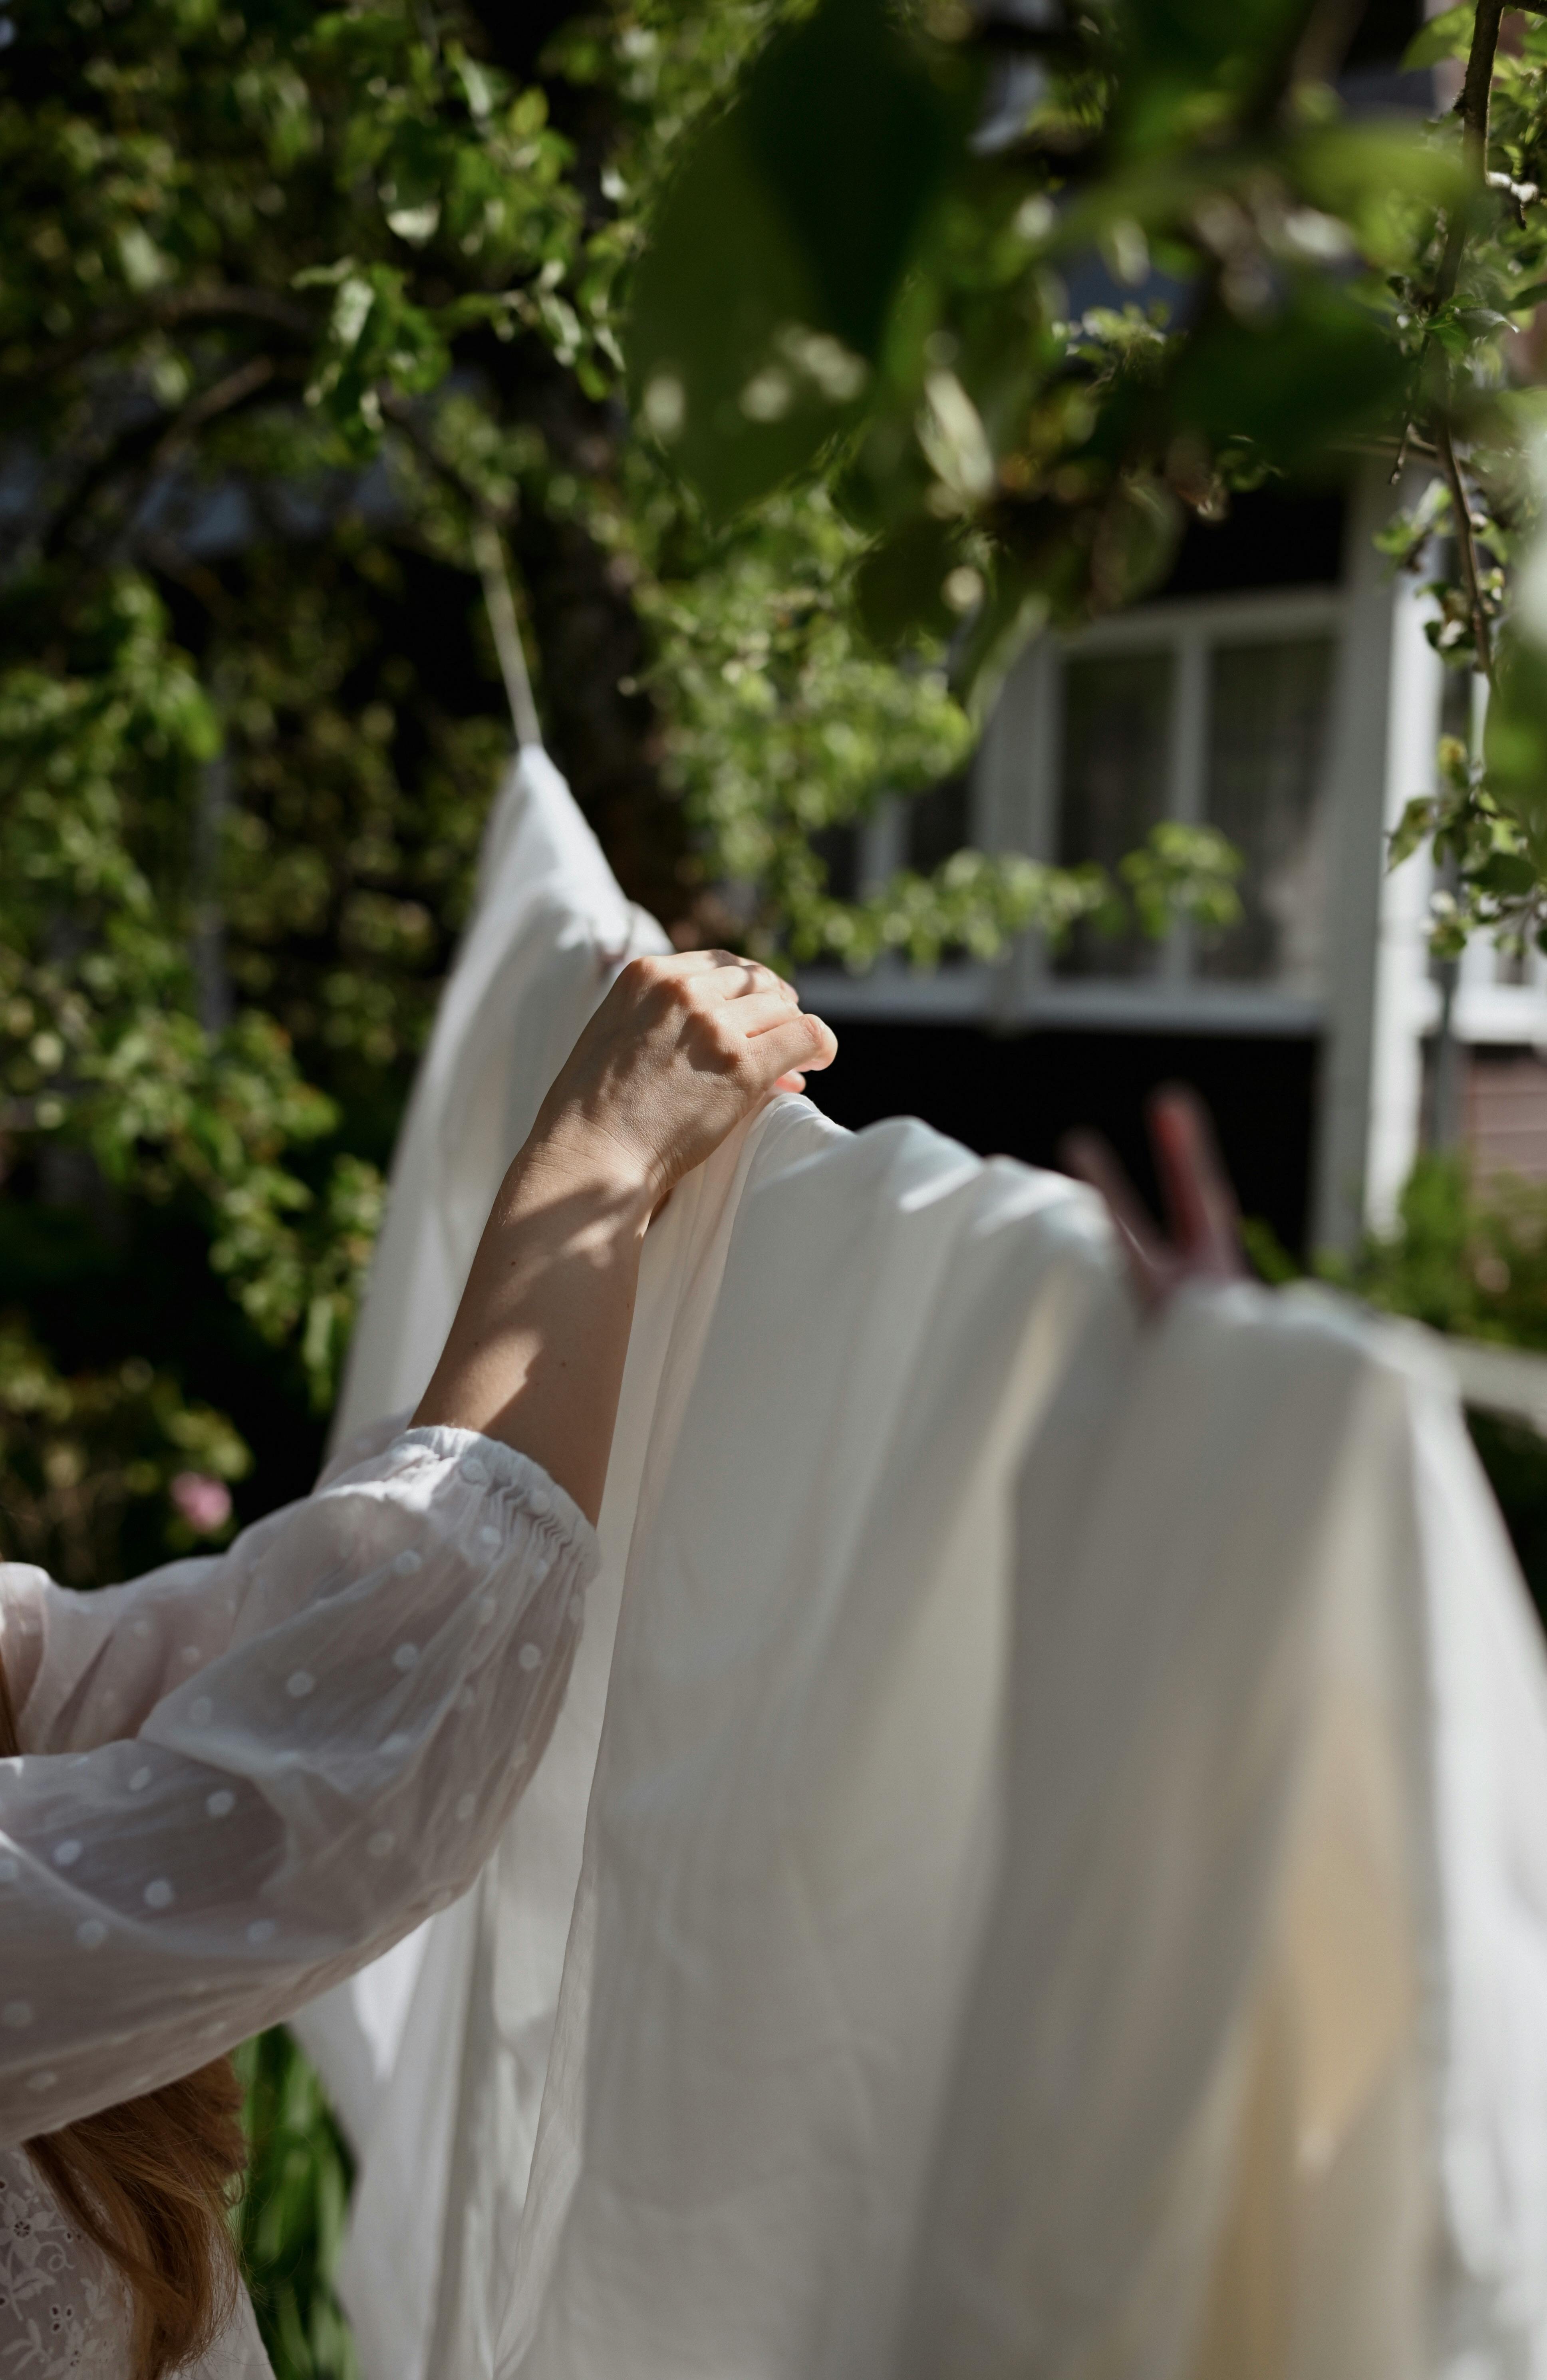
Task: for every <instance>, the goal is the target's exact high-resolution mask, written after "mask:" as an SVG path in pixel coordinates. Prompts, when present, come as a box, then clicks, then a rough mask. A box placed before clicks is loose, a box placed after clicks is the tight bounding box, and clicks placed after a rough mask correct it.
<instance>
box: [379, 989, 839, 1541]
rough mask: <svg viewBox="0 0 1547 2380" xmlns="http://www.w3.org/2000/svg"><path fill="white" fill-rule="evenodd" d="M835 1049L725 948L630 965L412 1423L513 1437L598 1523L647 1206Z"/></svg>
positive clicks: (545, 1121) (501, 1225)
mask: <svg viewBox="0 0 1547 2380" xmlns="http://www.w3.org/2000/svg"><path fill="white" fill-rule="evenodd" d="M837 1047H838V1044H837V1042H836V1041H835V1039H834V1038H833V1036H832V1034H831V1033H830V1032H829V1031H828V1027H827V1026H825V1025H824V1024H823V1023H822V1021H821V1019H820V1018H819V1017H815V1016H807V1015H804V1014H803V1013H802V1011H801V1009H800V1007H799V1004H798V1002H797V1000H796V995H795V993H794V991H793V990H792V987H791V986H790V985H789V984H787V983H784V982H782V981H781V980H780V977H778V976H776V975H773V974H772V973H770V971H769V970H768V969H767V967H761V966H758V965H755V964H754V963H753V962H751V961H748V960H744V959H737V958H733V957H731V954H730V953H728V952H725V951H695V952H693V953H689V954H688V955H687V956H685V957H683V958H670V959H668V958H645V959H635V961H634V962H633V963H632V965H629V966H626V967H625V968H624V969H623V972H622V975H621V976H620V977H619V978H618V981H617V982H616V984H615V985H614V986H613V988H612V990H611V991H610V993H609V994H608V996H607V998H606V999H605V1000H604V1001H603V1002H602V1004H601V1006H600V1008H599V1009H598V1011H597V1014H596V1015H595V1016H594V1017H593V1018H592V1020H591V1022H590V1024H589V1025H588V1026H587V1027H586V1031H585V1032H584V1033H583V1034H582V1035H581V1038H580V1040H579V1041H578V1043H577V1044H576V1046H575V1049H574V1052H573V1053H572V1055H571V1057H570V1059H569V1061H568V1062H567V1064H566V1065H565V1066H564V1068H563V1070H562V1073H561V1075H559V1078H558V1080H557V1082H556V1083H555V1084H554V1085H553V1087H552V1089H551V1090H550V1092H549V1095H548V1097H547V1099H545V1100H544V1101H543V1105H542V1110H541V1112H540V1113H539V1115H538V1121H537V1123H536V1125H535V1127H534V1129H533V1131H532V1134H531V1136H530V1138H529V1139H528V1140H527V1142H526V1147H524V1148H523V1149H522V1150H521V1152H520V1154H519V1155H518V1156H517V1158H516V1160H515V1161H514V1164H513V1165H512V1167H511V1169H510V1172H509V1173H508V1174H507V1175H506V1176H505V1180H504V1183H503V1184H502V1188H501V1191H500V1195H499V1196H498V1198H497V1199H496V1200H495V1202H494V1211H493V1213H492V1214H491V1215H490V1217H489V1225H488V1228H487V1230H486V1231H485V1233H484V1235H483V1239H482V1241H481V1243H480V1245H479V1247H478V1252H477V1256H476V1257H475V1258H474V1260H473V1269H472V1272H471V1275H470V1276H469V1279H468V1282H467V1287H466V1290H465V1293H464V1295H463V1300H462V1304H461V1306H460V1308H459V1310H458V1313H457V1316H456V1319H455V1321H454V1322H453V1325H452V1330H451V1335H450V1337H449V1339H448V1340H447V1342H446V1348H445V1353H444V1354H442V1356H441V1361H440V1363H439V1365H438V1366H436V1370H435V1375H434V1378H432V1379H431V1381H430V1383H429V1388H428V1389H427V1390H426V1391H425V1394H424V1397H423V1399H422V1401H421V1403H420V1405H419V1408H418V1411H417V1414H416V1415H415V1416H414V1418H415V1420H416V1421H417V1422H448V1423H453V1424H455V1425H457V1426H458V1427H462V1428H465V1429H477V1430H482V1431H483V1432H484V1433H485V1434H486V1435H488V1436H489V1437H491V1438H499V1439H504V1441H505V1442H506V1444H507V1445H510V1446H514V1447H516V1448H519V1450H520V1451H522V1452H523V1453H524V1454H528V1455H530V1456H531V1458H532V1459H533V1461H534V1462H536V1463H541V1465H542V1467H543V1469H544V1470H545V1471H547V1472H548V1473H549V1474H550V1476H551V1477H552V1478H554V1479H557V1480H558V1481H559V1483H560V1485H561V1486H562V1487H563V1488H567V1489H568V1490H569V1493H570V1494H571V1495H572V1496H573V1497H574V1500H575V1502H576V1503H577V1504H578V1505H579V1506H580V1508H581V1510H582V1512H585V1513H586V1514H587V1516H588V1517H589V1518H590V1519H591V1520H592V1521H593V1522H594V1521H595V1520H596V1517H597V1514H598V1512H599V1510H600V1508H601V1491H602V1488H603V1485H604V1484H605V1481H606V1478H607V1460H608V1455H609V1453H610V1449H611V1443H612V1426H613V1422H614V1420H615V1419H616V1416H617V1410H618V1392H619V1390H620V1388H621V1386H622V1377H623V1358H624V1356H625V1354H627V1352H628V1337H629V1325H630V1322H631V1320H632V1318H633V1315H634V1301H635V1289H636V1286H637V1282H638V1276H639V1249H640V1245H641V1243H642V1241H643V1239H644V1236H645V1232H646V1229H647V1225H648V1223H649V1220H650V1217H651V1214H652V1213H653V1212H654V1210H655V1209H656V1208H657V1207H658V1206H659V1204H660V1203H661V1201H662V1200H663V1199H664V1198H666V1197H667V1196H670V1194H671V1189H672V1187H673V1186H674V1184H676V1183H678V1182H680V1181H681V1180H682V1178H683V1175H684V1174H685V1173H688V1172H691V1171H692V1169H693V1168H694V1167H695V1165H697V1164H700V1163H701V1162H702V1160H704V1159H705V1158H706V1157H707V1156H708V1155H709V1153H710V1151H711V1150H712V1149H714V1148H716V1147H719V1143H720V1142H721V1141H722V1140H723V1139H724V1138H725V1136H726V1135H727V1134H728V1133H729V1132H731V1130H732V1129H733V1128H734V1126H735V1125H736V1124H738V1123H741V1122H742V1120H743V1117H745V1116H748V1115H750V1114H751V1113H752V1112H753V1111H754V1110H755V1109H756V1108H759V1107H761V1106H762V1105H763V1104H764V1102H765V1101H766V1100H767V1099H768V1098H769V1097H770V1096H771V1095H772V1093H773V1092H774V1091H775V1090H776V1089H777V1088H779V1087H780V1086H781V1085H788V1086H789V1087H792V1088H796V1089H798V1088H800V1087H801V1086H802V1083H803V1081H804V1070H809V1069H813V1068H816V1067H819V1066H827V1065H829V1064H830V1063H831V1062H832V1059H833V1056H834V1054H835V1052H836V1050H837Z"/></svg>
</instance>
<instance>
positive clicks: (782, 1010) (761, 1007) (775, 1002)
mask: <svg viewBox="0 0 1547 2380" xmlns="http://www.w3.org/2000/svg"><path fill="white" fill-rule="evenodd" d="M801 1014H804V1012H803V1011H802V1010H800V1009H798V1008H793V1007H792V1005H791V1003H790V1002H789V1001H787V1000H784V999H782V998H781V997H780V994H779V993H778V992H774V991H749V992H744V993H743V995H742V996H741V997H740V999H737V1000H733V1001H728V1002H725V1003H724V1005H723V1006H720V1007H719V1008H717V1009H716V1010H715V1011H714V1012H713V1025H714V1029H715V1030H716V1031H717V1032H723V1033H730V1034H739V1035H740V1036H741V1037H742V1038H743V1040H747V1041H752V1040H755V1039H756V1038H757V1037H758V1036H759V1035H760V1034H763V1033H767V1032H770V1031H771V1030H772V1029H773V1027H774V1026H776V1025H788V1024H789V1023H790V1022H791V1020H792V1017H795V1016H799V1015H801Z"/></svg>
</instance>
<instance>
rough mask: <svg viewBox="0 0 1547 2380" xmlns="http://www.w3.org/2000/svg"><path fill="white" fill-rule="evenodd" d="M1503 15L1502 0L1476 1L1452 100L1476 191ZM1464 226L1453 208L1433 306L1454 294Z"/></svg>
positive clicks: (1483, 174)
mask: <svg viewBox="0 0 1547 2380" xmlns="http://www.w3.org/2000/svg"><path fill="white" fill-rule="evenodd" d="M1503 15H1504V0H1477V16H1476V18H1475V20H1474V23H1473V26H1472V46H1471V49H1470V51H1469V52H1468V56H1467V73H1466V79H1465V81H1464V82H1463V83H1462V85H1461V96H1460V98H1459V100H1458V101H1457V102H1456V114H1457V115H1459V116H1460V118H1461V145H1462V150H1463V153H1464V155H1465V157H1466V161H1467V164H1468V168H1469V169H1470V173H1471V178H1472V181H1473V184H1474V185H1475V187H1476V188H1478V189H1479V190H1482V189H1486V188H1487V186H1488V109H1489V104H1490V102H1491V101H1492V98H1493V57H1494V54H1495V52H1496V51H1497V49H1498V46H1499V19H1500V18H1501V17H1502V16H1503ZM1467 232H1468V216H1467V209H1466V208H1465V207H1456V209H1455V210H1454V211H1453V212H1452V216H1451V223H1450V228H1449V230H1448V231H1447V233H1446V234H1445V245H1444V257H1443V258H1442V260H1441V263H1440V277H1439V280H1438V281H1437V283H1436V284H1435V286H1434V309H1438V308H1439V307H1441V306H1444V305H1447V304H1448V303H1449V301H1450V299H1451V298H1452V297H1454V296H1455V294H1456V277H1457V275H1458V274H1459V273H1460V270H1461V258H1462V255H1463V252H1464V251H1465V249H1466V245H1467Z"/></svg>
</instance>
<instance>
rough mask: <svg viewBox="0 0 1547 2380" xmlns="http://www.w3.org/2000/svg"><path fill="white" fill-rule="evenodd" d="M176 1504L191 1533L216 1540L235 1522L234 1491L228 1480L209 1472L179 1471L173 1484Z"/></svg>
mask: <svg viewBox="0 0 1547 2380" xmlns="http://www.w3.org/2000/svg"><path fill="white" fill-rule="evenodd" d="M172 1500H173V1502H174V1503H175V1505H176V1507H177V1510H178V1512H181V1514H182V1516H183V1518H184V1520H185V1521H186V1522H187V1524H188V1526H189V1528H190V1529H196V1530H197V1531H198V1532H199V1536H201V1537H212V1536H214V1534H215V1531H216V1530H217V1529H224V1526H225V1524H226V1523H227V1521H229V1519H230V1518H231V1490H230V1488H228V1487H227V1486H226V1484H225V1482H224V1479H212V1478H211V1477H210V1476H209V1475H208V1473H207V1472H203V1471H179V1472H178V1474H177V1476H176V1477H175V1479H174V1481H173V1482H172Z"/></svg>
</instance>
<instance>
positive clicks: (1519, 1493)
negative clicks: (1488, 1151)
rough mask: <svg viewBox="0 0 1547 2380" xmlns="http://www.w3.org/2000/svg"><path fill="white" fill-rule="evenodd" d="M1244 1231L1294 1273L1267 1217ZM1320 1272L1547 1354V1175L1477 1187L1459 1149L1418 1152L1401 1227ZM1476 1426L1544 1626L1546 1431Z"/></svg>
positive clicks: (1276, 1271) (1450, 1325) (1487, 1422)
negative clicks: (1456, 1153) (1438, 1153)
mask: <svg viewBox="0 0 1547 2380" xmlns="http://www.w3.org/2000/svg"><path fill="white" fill-rule="evenodd" d="M1244 1236H1245V1239H1246V1242H1247V1251H1248V1254H1249V1256H1250V1257H1251V1261H1252V1263H1253V1265H1254V1266H1255V1268H1256V1269H1257V1270H1258V1271H1259V1272H1260V1273H1261V1274H1262V1275H1263V1278H1264V1279H1265V1280H1268V1281H1287V1280H1291V1279H1293V1278H1294V1276H1295V1275H1296V1273H1297V1271H1298V1269H1299V1268H1298V1267H1297V1266H1296V1265H1295V1264H1294V1262H1293V1260H1292V1259H1291V1258H1290V1257H1287V1255H1286V1253H1285V1251H1284V1250H1283V1249H1282V1248H1281V1247H1280V1246H1279V1245H1277V1243H1276V1242H1275V1239H1274V1237H1273V1234H1272V1233H1271V1232H1270V1231H1268V1230H1267V1228H1266V1227H1265V1226H1264V1225H1263V1224H1261V1223H1257V1224H1249V1225H1248V1226H1247V1227H1246V1231H1245V1234H1244ZM1316 1270H1317V1271H1318V1273H1319V1274H1320V1275H1321V1276H1322V1278H1323V1280H1327V1281H1333V1282H1335V1284H1336V1286H1337V1287H1339V1288H1342V1289H1348V1290H1351V1291H1352V1292H1353V1293H1355V1295H1357V1296H1360V1297H1362V1298H1365V1299H1367V1300H1368V1301H1369V1303H1370V1304H1371V1305H1376V1306H1380V1307H1382V1308H1383V1309H1384V1311H1385V1312H1386V1313H1388V1314H1405V1315H1410V1316H1411V1317H1412V1318H1414V1319H1415V1320H1416V1321H1419V1322H1424V1323H1427V1324H1428V1326H1429V1328H1430V1329H1431V1330H1440V1331H1444V1332H1447V1333H1449V1334H1451V1335H1452V1336H1454V1337H1456V1338H1461V1339H1480V1340H1485V1341H1491V1342H1493V1343H1495V1344H1497V1345H1499V1346H1504V1347H1524V1348H1530V1349H1535V1350H1537V1351H1540V1352H1547V1184H1543V1183H1540V1182H1528V1181H1524V1180H1522V1179H1521V1178H1520V1177H1519V1176H1517V1175H1513V1174H1507V1173H1506V1174H1500V1175H1497V1176H1495V1177H1494V1178H1493V1179H1492V1180H1491V1181H1489V1182H1487V1183H1486V1184H1478V1183H1476V1182H1474V1180H1473V1179H1472V1176H1471V1173H1470V1172H1469V1170H1468V1166H1467V1164H1466V1162H1465V1161H1464V1160H1462V1159H1460V1158H1457V1157H1450V1156H1443V1157H1442V1156H1427V1157H1420V1160H1419V1161H1418V1163H1417V1164H1416V1165H1415V1167H1414V1168H1413V1171H1412V1173H1411V1174H1410V1175H1409V1177H1408V1183H1407V1185H1406V1187H1405V1188H1404V1190H1403V1193H1402V1196H1401V1199H1400V1201H1399V1203H1398V1208H1397V1215H1396V1222H1395V1224H1394V1225H1393V1227H1392V1228H1391V1229H1390V1230H1389V1231H1386V1232H1372V1233H1369V1234H1368V1235H1367V1237H1366V1239H1365V1241H1364V1244H1363V1245H1362V1246H1361V1247H1360V1250H1359V1252H1358V1254H1357V1256H1356V1257H1354V1258H1353V1259H1352V1261H1338V1260H1335V1259H1333V1258H1329V1257H1323V1258H1322V1259H1320V1260H1319V1261H1318V1263H1317V1266H1316ZM1467 1427H1468V1429H1469V1431H1470V1432H1471V1437H1472V1442H1473V1444H1474V1445H1475V1446H1476V1448H1477V1451H1478V1453H1479V1455H1480V1456H1481V1461H1482V1466H1483V1469H1484V1470H1485V1471H1486V1472H1487V1474H1488V1477H1489V1480H1490V1482H1491V1484H1492V1486H1493V1492H1494V1494H1495V1495H1496V1496H1497V1498H1498V1500H1499V1506H1500V1509H1501V1511H1502V1512H1503V1513H1504V1517H1505V1524H1506V1525H1507V1527H1508V1529H1509V1534H1510V1536H1511V1538H1512V1539H1513V1541H1514V1545H1515V1550H1516V1552H1517V1555H1518V1557H1519V1560H1520V1567H1521V1569H1522V1570H1523V1571H1524V1573H1525V1576H1526V1583H1527V1585H1528V1586H1529V1588H1530V1591H1531V1595H1532V1597H1533V1598H1534V1600H1535V1603H1536V1606H1537V1609H1538V1610H1539V1612H1540V1613H1541V1617H1542V1620H1543V1622H1544V1623H1547V1439H1543V1438H1542V1437H1541V1436H1540V1435H1539V1433H1538V1432H1537V1431H1536V1430H1534V1429H1532V1428H1531V1427H1529V1424H1528V1423H1525V1422H1521V1421H1516V1420H1513V1419H1510V1418H1509V1417H1507V1416H1505V1415H1499V1414H1491V1413H1483V1412H1481V1411H1468V1415H1467Z"/></svg>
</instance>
